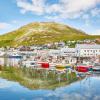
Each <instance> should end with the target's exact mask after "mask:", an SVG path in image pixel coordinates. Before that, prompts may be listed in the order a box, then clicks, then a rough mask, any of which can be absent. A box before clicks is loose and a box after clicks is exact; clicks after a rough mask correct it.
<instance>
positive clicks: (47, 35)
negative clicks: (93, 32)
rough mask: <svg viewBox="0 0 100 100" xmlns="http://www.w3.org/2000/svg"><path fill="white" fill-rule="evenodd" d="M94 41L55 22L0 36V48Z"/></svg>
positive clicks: (80, 32) (91, 37)
mask: <svg viewBox="0 0 100 100" xmlns="http://www.w3.org/2000/svg"><path fill="white" fill-rule="evenodd" d="M89 38H90V39H96V38H100V36H90V35H87V34H86V33H84V32H82V31H80V30H77V29H74V28H72V27H69V26H67V25H63V24H59V23H55V22H34V23H30V24H28V25H25V26H23V27H21V28H19V29H17V30H15V31H13V32H9V33H7V34H4V35H1V36H0V46H19V45H33V44H45V43H52V42H58V41H66V40H82V39H89Z"/></svg>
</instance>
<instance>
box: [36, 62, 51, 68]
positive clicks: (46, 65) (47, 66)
mask: <svg viewBox="0 0 100 100" xmlns="http://www.w3.org/2000/svg"><path fill="white" fill-rule="evenodd" d="M38 64H40V67H41V68H46V69H47V68H49V67H50V65H49V63H48V62H38Z"/></svg>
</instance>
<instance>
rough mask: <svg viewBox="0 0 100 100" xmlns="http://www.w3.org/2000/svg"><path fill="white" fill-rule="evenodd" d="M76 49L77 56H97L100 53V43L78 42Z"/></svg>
mask: <svg viewBox="0 0 100 100" xmlns="http://www.w3.org/2000/svg"><path fill="white" fill-rule="evenodd" d="M75 49H76V51H75V52H76V56H77V57H96V56H99V55H100V45H98V44H77V45H76V47H75Z"/></svg>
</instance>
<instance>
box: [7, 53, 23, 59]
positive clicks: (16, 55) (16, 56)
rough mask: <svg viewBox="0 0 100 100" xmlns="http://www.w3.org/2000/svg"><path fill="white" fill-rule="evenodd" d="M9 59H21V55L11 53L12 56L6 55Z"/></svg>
mask: <svg viewBox="0 0 100 100" xmlns="http://www.w3.org/2000/svg"><path fill="white" fill-rule="evenodd" d="M8 57H9V58H22V55H20V54H18V53H12V54H8Z"/></svg>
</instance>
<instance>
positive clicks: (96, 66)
mask: <svg viewBox="0 0 100 100" xmlns="http://www.w3.org/2000/svg"><path fill="white" fill-rule="evenodd" d="M93 71H94V72H97V71H98V72H100V63H94V67H93Z"/></svg>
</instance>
